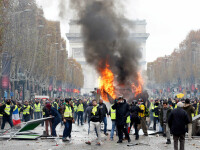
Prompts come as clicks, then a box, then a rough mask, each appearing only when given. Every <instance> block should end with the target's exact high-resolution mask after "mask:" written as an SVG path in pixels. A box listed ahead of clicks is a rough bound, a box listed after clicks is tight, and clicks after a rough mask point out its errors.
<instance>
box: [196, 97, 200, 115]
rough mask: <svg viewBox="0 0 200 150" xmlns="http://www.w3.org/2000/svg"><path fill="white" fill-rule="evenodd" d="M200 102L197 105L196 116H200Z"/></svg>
mask: <svg viewBox="0 0 200 150" xmlns="http://www.w3.org/2000/svg"><path fill="white" fill-rule="evenodd" d="M199 105H200V101H199V102H198V103H197V109H196V116H197V115H199V114H200V106H199Z"/></svg>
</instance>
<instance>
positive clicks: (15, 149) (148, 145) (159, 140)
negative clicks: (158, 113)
mask: <svg viewBox="0 0 200 150" xmlns="http://www.w3.org/2000/svg"><path fill="white" fill-rule="evenodd" d="M87 127H88V126H87V124H85V125H84V126H77V125H73V132H72V140H71V142H62V140H61V139H58V138H57V139H42V138H40V139H38V140H11V141H7V140H0V149H1V150H80V149H81V150H90V149H91V150H94V149H99V150H101V149H102V150H106V149H109V150H122V149H127V150H129V149H134V150H173V140H172V144H170V145H166V144H165V142H166V139H165V138H164V137H162V136H158V135H157V136H156V135H154V136H148V137H146V136H143V135H141V136H140V140H139V141H135V140H134V139H135V137H134V135H130V137H131V140H132V141H131V144H136V143H139V144H138V145H134V146H127V145H128V142H127V141H124V142H123V143H122V144H117V140H118V138H117V137H116V136H115V137H114V141H110V140H109V136H107V137H106V136H103V135H102V144H101V146H96V141H95V140H96V137H95V135H92V138H93V139H94V140H93V141H92V145H86V144H85V142H86V141H87V140H88V135H87ZM63 129H64V127H61V126H60V125H58V127H57V133H59V135H62V131H63ZM43 130H44V128H43V127H41V126H40V127H38V128H37V129H36V130H35V132H37V133H39V132H40V133H42V132H43ZM108 133H110V132H108ZM171 138H172V137H171ZM185 147H186V148H185V149H186V150H198V149H200V140H199V139H198V138H197V139H193V140H191V141H188V140H186V143H185Z"/></svg>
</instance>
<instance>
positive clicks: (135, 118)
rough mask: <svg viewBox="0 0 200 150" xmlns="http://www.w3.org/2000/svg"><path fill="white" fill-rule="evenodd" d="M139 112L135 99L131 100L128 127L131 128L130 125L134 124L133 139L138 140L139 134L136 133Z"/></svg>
mask: <svg viewBox="0 0 200 150" xmlns="http://www.w3.org/2000/svg"><path fill="white" fill-rule="evenodd" d="M139 112H142V111H141V109H140V107H139V106H138V105H137V100H133V102H132V106H131V109H130V114H131V124H130V129H131V127H132V125H134V128H135V140H139V134H138V124H140V118H139Z"/></svg>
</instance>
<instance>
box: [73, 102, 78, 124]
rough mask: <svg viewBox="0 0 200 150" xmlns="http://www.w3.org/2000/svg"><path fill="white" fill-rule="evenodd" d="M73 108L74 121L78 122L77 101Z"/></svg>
mask: <svg viewBox="0 0 200 150" xmlns="http://www.w3.org/2000/svg"><path fill="white" fill-rule="evenodd" d="M73 108H74V121H75V122H76V118H77V115H78V112H77V109H78V107H77V100H74V103H73Z"/></svg>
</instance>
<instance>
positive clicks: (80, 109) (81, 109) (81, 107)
mask: <svg viewBox="0 0 200 150" xmlns="http://www.w3.org/2000/svg"><path fill="white" fill-rule="evenodd" d="M77 111H78V112H79V111H82V112H83V111H84V109H83V104H79V105H78V109H77Z"/></svg>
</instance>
